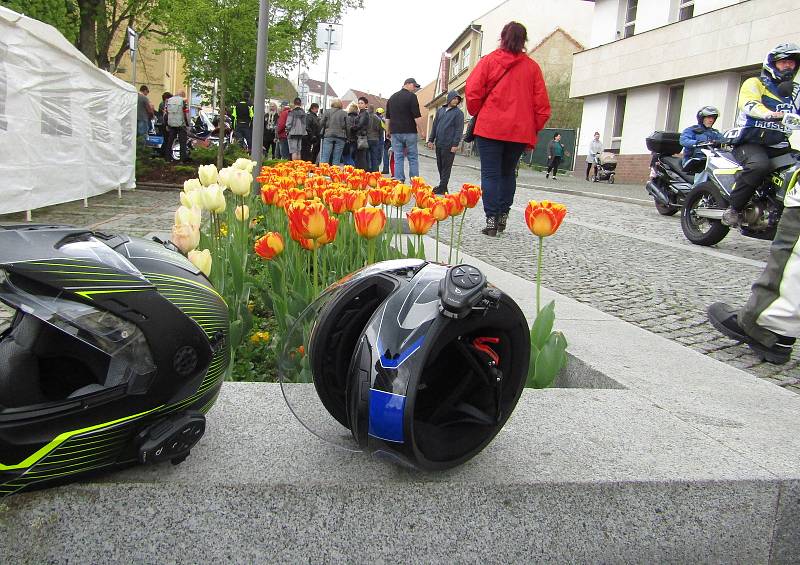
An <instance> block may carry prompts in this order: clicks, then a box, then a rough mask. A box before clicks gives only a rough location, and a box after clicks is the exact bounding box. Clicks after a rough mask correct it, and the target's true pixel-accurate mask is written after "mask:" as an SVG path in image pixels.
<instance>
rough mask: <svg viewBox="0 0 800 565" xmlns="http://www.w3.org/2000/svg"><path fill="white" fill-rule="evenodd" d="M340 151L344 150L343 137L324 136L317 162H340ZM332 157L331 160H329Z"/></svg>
mask: <svg viewBox="0 0 800 565" xmlns="http://www.w3.org/2000/svg"><path fill="white" fill-rule="evenodd" d="M342 151H344V139H343V138H341V137H326V138H323V140H322V149H321V150H320V154H319V163H320V165H321V164H322V163H330V164H331V165H341V164H342ZM331 157H333V161H331Z"/></svg>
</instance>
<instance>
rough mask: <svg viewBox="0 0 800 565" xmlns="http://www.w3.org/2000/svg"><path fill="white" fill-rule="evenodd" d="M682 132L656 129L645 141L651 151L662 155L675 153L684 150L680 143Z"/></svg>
mask: <svg viewBox="0 0 800 565" xmlns="http://www.w3.org/2000/svg"><path fill="white" fill-rule="evenodd" d="M680 138H681V134H679V133H678V132H674V131H654V132H653V133H651V134H650V135H649V136H648V137H647V139H646V140H645V142H646V143H647V148H648V149H649V150H650V151H653V152H655V153H658V154H660V155H675V154H676V153H680V152H681V151H683V147H682V146H681V144H680V141H679V140H680Z"/></svg>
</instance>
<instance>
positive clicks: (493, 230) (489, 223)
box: [481, 216, 497, 237]
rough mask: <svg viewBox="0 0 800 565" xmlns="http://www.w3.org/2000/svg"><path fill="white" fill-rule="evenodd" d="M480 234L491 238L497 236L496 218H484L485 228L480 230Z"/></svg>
mask: <svg viewBox="0 0 800 565" xmlns="http://www.w3.org/2000/svg"><path fill="white" fill-rule="evenodd" d="M481 233H482V234H483V235H488V236H491V237H494V236H496V235H497V216H486V227H485V228H483V229H482V230H481Z"/></svg>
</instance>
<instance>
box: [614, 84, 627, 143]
mask: <svg viewBox="0 0 800 565" xmlns="http://www.w3.org/2000/svg"><path fill="white" fill-rule="evenodd" d="M627 98H628V97H627V96H626V95H625V94H617V100H616V101H615V103H614V129H613V130H612V133H611V135H612V137H622V126H623V124H624V122H625V102H626V101H627Z"/></svg>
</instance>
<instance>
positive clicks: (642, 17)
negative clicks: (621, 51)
mask: <svg viewBox="0 0 800 565" xmlns="http://www.w3.org/2000/svg"><path fill="white" fill-rule="evenodd" d="M620 4H621V6H622V8H623V9H624V8H625V6H626V5H627V2H626V1H625V0H620ZM669 16H670V2H668V1H667V0H639V6H638V8H637V9H636V25H635V26H634V28H633V33H634V35H635V34H637V33H644V32H645V31H649V30H651V29H655V28H657V27H661V26H663V25H667V24H668V23H669ZM620 29H622V26H620Z"/></svg>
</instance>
